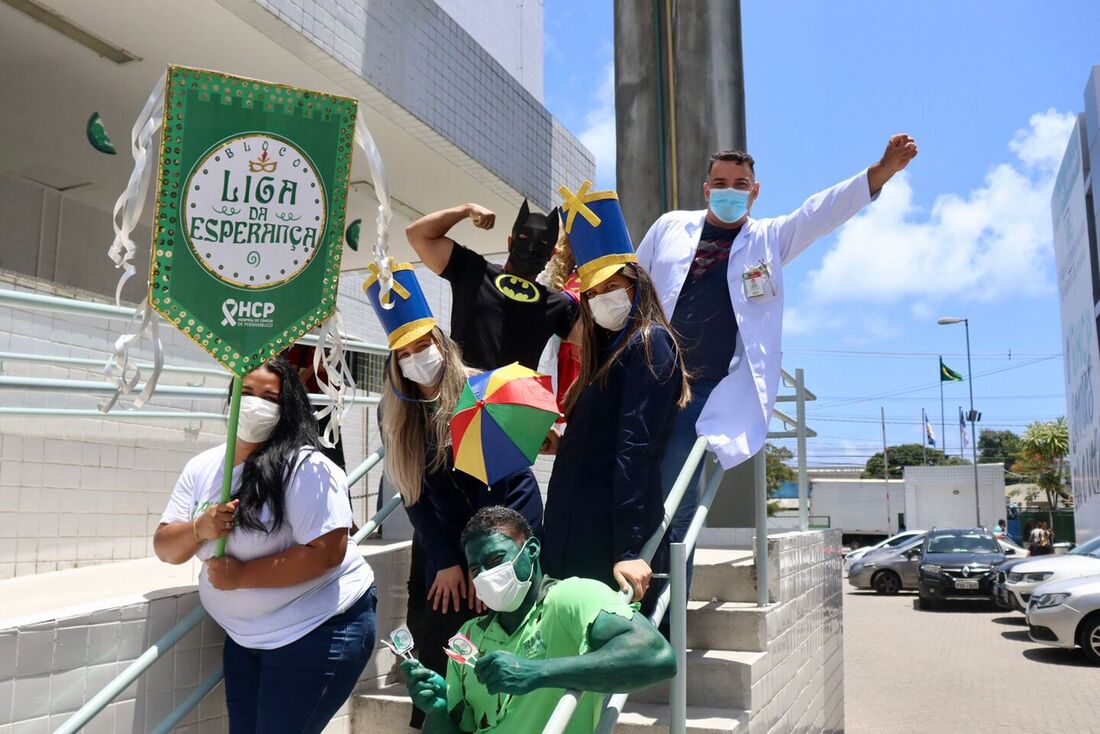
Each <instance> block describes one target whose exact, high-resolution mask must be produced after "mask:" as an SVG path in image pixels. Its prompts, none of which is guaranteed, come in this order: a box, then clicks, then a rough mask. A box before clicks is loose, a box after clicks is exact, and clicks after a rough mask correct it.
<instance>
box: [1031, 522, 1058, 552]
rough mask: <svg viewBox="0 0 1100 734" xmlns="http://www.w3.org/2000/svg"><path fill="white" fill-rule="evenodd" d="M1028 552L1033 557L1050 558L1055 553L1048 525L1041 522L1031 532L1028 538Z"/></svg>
mask: <svg viewBox="0 0 1100 734" xmlns="http://www.w3.org/2000/svg"><path fill="white" fill-rule="evenodd" d="M1028 552H1029V553H1030V555H1033V556H1048V555H1050V554H1052V553H1054V544H1053V543H1052V542H1051V537H1050V531H1049V530H1047V524H1046V523H1045V522H1040V523H1039V524H1038V525H1036V526H1035V527H1034V528H1032V530H1031V534H1030V535H1029V536H1028Z"/></svg>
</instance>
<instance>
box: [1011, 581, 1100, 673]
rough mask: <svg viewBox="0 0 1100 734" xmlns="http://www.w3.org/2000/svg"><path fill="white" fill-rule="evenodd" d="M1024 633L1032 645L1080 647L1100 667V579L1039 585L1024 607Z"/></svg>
mask: <svg viewBox="0 0 1100 734" xmlns="http://www.w3.org/2000/svg"><path fill="white" fill-rule="evenodd" d="M1027 630H1028V635H1029V636H1030V637H1031V639H1032V640H1033V641H1034V642H1039V643H1042V644H1044V645H1051V646H1054V647H1063V648H1066V649H1069V650H1072V649H1073V648H1075V647H1080V648H1081V649H1082V650H1084V652H1085V657H1087V658H1088V659H1089V661H1090V662H1092V663H1093V664H1094V665H1100V576H1087V577H1085V578H1076V579H1067V580H1065V581H1056V582H1054V583H1049V584H1043V585H1041V586H1040V587H1039V588H1037V589H1036V590H1035V593H1034V594H1033V595H1032V597H1031V603H1030V604H1029V605H1028V608H1027Z"/></svg>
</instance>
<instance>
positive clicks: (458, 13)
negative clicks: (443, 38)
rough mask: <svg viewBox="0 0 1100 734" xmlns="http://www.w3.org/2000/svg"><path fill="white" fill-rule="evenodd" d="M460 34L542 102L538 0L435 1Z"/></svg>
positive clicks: (539, 10) (541, 26) (540, 27)
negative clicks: (462, 31)
mask: <svg viewBox="0 0 1100 734" xmlns="http://www.w3.org/2000/svg"><path fill="white" fill-rule="evenodd" d="M436 3H437V4H438V5H439V7H441V8H443V10H444V11H446V13H447V15H449V16H451V17H452V18H453V19H454V20H455V22H456V23H458V24H459V25H460V26H462V30H464V31H466V32H467V33H469V34H470V35H471V36H472V37H473V39H474V40H475V41H477V42H478V43H479V44H480V45H481V47H482V48H484V49H485V50H486V51H488V52H489V54H490V55H491V56H492V57H493V58H494V59H496V61H497V63H498V64H500V65H501V66H503V67H504V68H505V69H507V70H508V73H509V74H511V75H512V76H513V77H515V79H516V80H517V81H518V82H519V83H520V84H522V85H523V86H524V88H525V89H526V90H527V91H528V92H530V93H531V96H532V97H534V98H535V99H537V100H538V101H539V102H541V101H542V68H543V65H542V28H543V4H542V0H475V1H473V2H471V0H436Z"/></svg>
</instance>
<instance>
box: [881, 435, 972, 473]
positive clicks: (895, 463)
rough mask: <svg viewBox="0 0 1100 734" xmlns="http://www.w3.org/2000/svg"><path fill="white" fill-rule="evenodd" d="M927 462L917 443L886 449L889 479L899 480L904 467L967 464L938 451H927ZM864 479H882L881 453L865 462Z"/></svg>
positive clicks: (922, 449) (931, 449) (967, 462)
mask: <svg viewBox="0 0 1100 734" xmlns="http://www.w3.org/2000/svg"><path fill="white" fill-rule="evenodd" d="M927 452H928V453H927V456H928V460H927V461H925V449H924V447H923V446H921V445H920V444H919V443H903V444H899V445H897V446H889V447H887V450H886V453H887V454H888V455H889V457H890V478H891V479H901V477H902V468H903V467H906V466H923V465H925V464H927V465H928V466H954V465H957V464H969V463H970V462H969V461H964V460H962V459H960V458H958V457H957V456H948V455H946V454H945V453H943V452H942V451H940V450H939V449H933V448H930V449H928V450H927ZM863 478H864V479H882V452H881V451H879V452H878V453H876V454H875V455H873V456H872V457H871V458H870V459H868V460H867V464H866V465H865V466H864V467H863Z"/></svg>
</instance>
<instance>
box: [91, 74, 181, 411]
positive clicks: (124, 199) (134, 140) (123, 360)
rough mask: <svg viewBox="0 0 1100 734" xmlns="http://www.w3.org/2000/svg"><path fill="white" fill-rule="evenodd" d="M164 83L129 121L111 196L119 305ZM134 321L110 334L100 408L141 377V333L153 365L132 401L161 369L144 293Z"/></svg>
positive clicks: (155, 326) (147, 392) (147, 393)
mask: <svg viewBox="0 0 1100 734" xmlns="http://www.w3.org/2000/svg"><path fill="white" fill-rule="evenodd" d="M164 83H165V76H164V75H161V77H160V79H159V80H158V81H157V83H156V85H155V86H154V87H153V90H152V92H150V93H149V97H148V99H146V100H145V105H144V106H143V107H142V108H141V113H140V114H139V115H138V117H137V119H136V120H135V121H134V127H133V129H132V130H131V132H130V151H131V153H132V154H133V157H134V170H133V171H131V173H130V180H129V181H128V182H127V184H126V188H125V190H123V192H122V194H121V195H120V196H119V197H118V200H117V201H116V202H115V207H114V211H113V214H112V217H111V224H112V225H113V227H114V231H115V238H114V241H113V242H112V243H111V247H110V248H109V249H108V251H107V255H108V256H109V257H110V258H111V261H112V262H114V264H115V268H116V269H120V270H122V275H121V276H119V279H118V284H117V285H116V286H115V304H116V305H119V306H121V305H122V288H123V286H125V285H126V281H128V280H129V279H130V278H131V277H132V276H133V275H134V273H135V272H136V270H135V268H134V265H133V259H134V254H135V252H136V250H137V248H136V247H135V245H134V241H133V239H132V238H131V236H130V235H131V234H132V233H133V231H134V228H135V227H137V224H138V220H139V219H140V217H141V211H142V209H143V208H144V207H145V197H146V194H147V193H148V192H149V181H150V179H151V178H152V170H153V167H152V166H150V165H149V148H150V146H151V144H152V141H153V136H154V135H155V134H156V133H157V131H158V130H160V129H161V124H162V123H163V119H164V104H163V102H164ZM134 322H139V323H138V326H137V327H136V328H133V329H131V330H130V331H129V333H127V334H124V335H122V336H120V337H119V338H118V339H116V340H115V348H114V353H113V354H112V355H111V356H110V357H109V358H108V359H107V363H106V364H105V365H104V368H103V374H104V375H105V376H106V377H107V379H108V380H109V381H111V382H113V383H114V385H115V392H114V394H113V395H112V396H111V397H110V398H108V399H107V400H104V401H102V402H101V403H100V405H99V410H100V411H101V412H103V413H107V412H109V411H110V410H111V408H113V407H114V406H115V404H116V403H117V402H118V401H119V399H120V398H121V397H122V396H123V395H125V394H128V393H130V392H133V391H134V390H135V389H136V388H137V386H138V384H139V383H140V381H141V370H139V369H138V368H137V366H136V365H131V363H130V347H131V346H132V345H133V344H134V342H136V341H137V340H138V339H140V338H141V337H142V336H148V337H149V338H150V339H151V340H152V342H153V369H152V371H151V373H150V375H149V379H148V380H147V381H146V383H145V388H144V389H143V390H142V392H141V395H139V396H138V397H137V398H136V399H135V400H134V407H135V408H140V407H141V406H143V405H144V404H145V403H146V401H148V400H149V398H150V397H152V395H153V391H154V390H155V389H156V386H157V381H158V380H159V379H160V373H161V370H162V368H163V367H164V348H163V345H162V344H161V341H160V329H159V319H158V318H157V314H156V312H155V311H154V310H153V308H152V306H151V305H150V304H149V299H148V297H146V298H145V299H144V300H143V301H142V303H141V306H139V307H138V310H137V312H136V313H135V314H134V317H133V319H132V320H131V322H130V323H131V325H132V324H133V323H134ZM116 370H117V371H116Z"/></svg>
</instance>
